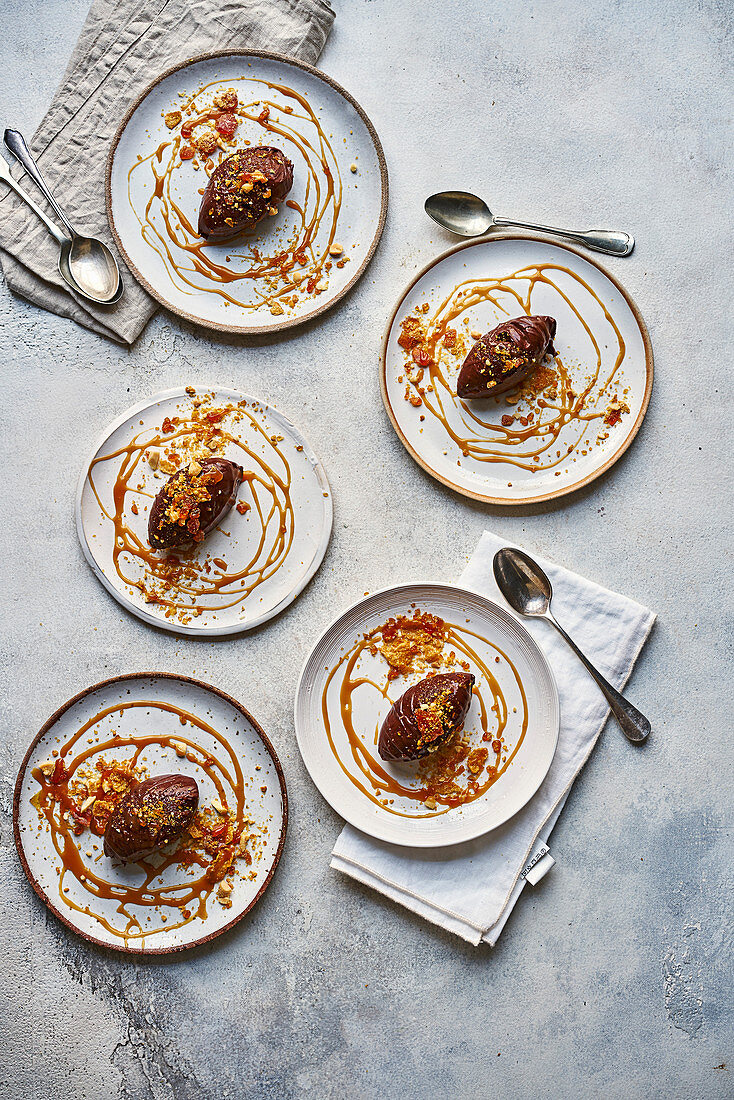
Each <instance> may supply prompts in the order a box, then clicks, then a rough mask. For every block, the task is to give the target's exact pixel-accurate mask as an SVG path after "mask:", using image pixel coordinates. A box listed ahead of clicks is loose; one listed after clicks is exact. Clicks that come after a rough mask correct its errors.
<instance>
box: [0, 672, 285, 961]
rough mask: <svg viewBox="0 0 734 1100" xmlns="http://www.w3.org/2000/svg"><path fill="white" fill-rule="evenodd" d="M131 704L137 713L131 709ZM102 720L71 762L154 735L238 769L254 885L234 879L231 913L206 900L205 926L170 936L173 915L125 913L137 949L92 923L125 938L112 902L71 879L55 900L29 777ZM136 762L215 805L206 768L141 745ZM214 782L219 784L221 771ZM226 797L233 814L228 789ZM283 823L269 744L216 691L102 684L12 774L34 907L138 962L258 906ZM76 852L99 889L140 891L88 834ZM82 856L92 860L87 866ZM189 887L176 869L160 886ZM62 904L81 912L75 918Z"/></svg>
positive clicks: (64, 714) (66, 710) (281, 794)
mask: <svg viewBox="0 0 734 1100" xmlns="http://www.w3.org/2000/svg"><path fill="white" fill-rule="evenodd" d="M138 702H140V703H142V704H143V705H142V706H135V705H134V704H136V703H138ZM166 705H170V706H172V707H173V708H174V711H168V710H166V709H164V708H165V706H166ZM109 708H116V709H114V710H113V711H112V713H110V714H106V715H105V714H103V712H105V711H107V710H109ZM175 708H177V710H178V711H185V712H186V713H187V714H188V715H189V716H190V720H189V722H188V724H187V725H186V726H182V725H181V722H180V720H179V714H178V713H177V710H176V709H175ZM100 715H102V716H101V717H99V718H98V720H97V721H95V722H94V724H93V725H92V726H91V727H90V729H89V730H88V731H87V732H85V733H83V734H82V736H81V738H80V739H79V740H78V741H77V742H76V744H75V745H74V747H73V749H72V750H70V751H71V755H74V754H78V753H80V752H83V751H84V750H85V749H87V748H93V746H94V745H95V743H96V742H98V741H105V740H106V739H107V738H108V737H109V736H111V734H112V733H117V734H118V735H119V736H120V737H121V738H123V739H124V738H126V737H137V736H140V735H141V734H150V733H151V732H155V733H156V734H160V735H162V736H172V737H177V738H178V737H182V736H183V737H186V738H187V739H189V740H190V741H192V742H194V743H195V744H196V745H198V746H200V747H201V749H202V750H203V751H204V752H205V753H209V754H210V755H211V756H212V757H213V758H214V759H215V760H216V761H217V762H218V763H220V764H222V765H223V768H224V769H226V770H227V771H228V772H229V773H230V774H231V775H234V774H235V766H234V764H233V760H236V761H238V762H239V766H240V767H241V769H242V774H243V778H244V801H245V806H246V810H247V816H248V818H251V819H252V821H253V823H254V825H253V827H252V831H253V832H254V833H255V834H256V838H257V839H256V841H255V843H254V844H253V852H254V856H253V861H252V864H251V865H250V868H249V870H250V871H251V872H252V878H245V877H235V880H234V890H233V892H232V895H231V897H232V906H231V908H223V907H222V906H221V905H220V904H219V903H218V902H217V901H216V900H215V896H214V894H212V895H210V897H209V899H208V902H207V907H206V908H207V915H206V917H205V918H203V917H200V916H198V915H196V914H195V915H194V917H193V919H192V920H190V921H189V922H188V923H186V924H183V925H182V926H181V927H180V928H175V927H173V926H172V923H173V922H174V920H173V917H172V916H171V915H170V914H171V913H172V912H173V913H176V912H177V910H168V916H167V920H166V921H162V920H161V912H160V911H159V910H158V909H154V908H150V907H146V908H144V909H143V908H142V907H139V908H136V907H134V906H132V907H131V911H132V912H133V913H134V914H135V915H136V916H138V917H140V919H141V923H142V926H143V927H144V928H145V930H146V932H148V933H149V934H147V935H146V936H145V937H144V940H143V945H142V946H141V940H140V938H137V939H136V938H129V939H124V938H122V937H121V935H115V934H114V933H113V932H111V931H109V929H108V928H106V927H105V924H103V923H102V922H101V920H98V919H97V917H100V918H101V919H102V920H104V921H106V922H107V923H109V924H110V925H112V926H113V927H114V928H115V929H117V930H118V932H120V931H122V930H123V929H124V927H125V923H126V922H125V920H124V919H123V917H122V916H121V915H120V913H119V912H118V910H117V904H118V902H117V901H116V900H106V899H101V898H96V897H93V896H92V895H91V894H90V893H89V891H87V890H85V889H84V888H83V887H82V886H81V885H80V884H79V882H78V881H77V880H76V878H74V877H73V876H72V875H68V874H67V875H66V876H65V879H64V885H66V886H68V888H69V889H68V893H67V894H66V895H65V898H64V900H62V898H61V896H60V890H59V870H60V868H61V860H60V858H59V855H58V853H57V851H56V849H55V847H54V845H53V843H52V838H51V831H50V828H49V826H48V824H47V823H46V822H45V820H44V819H42V818H41V816H40V815H39V813H38V811H37V810H36V809H35V808H34V806H32V805H31V801H30V800H31V798H32V797H33V795H34V794H35V793H36V792H37V791H38V790H39V784H38V782H37V781H36V780H35V779H34V777H33V775H32V772H33V769H34V768H38V767H39V766H40V765H41V764H42V763H44V762H45V761H46V760H48V759H50V758H51V754H52V752H53V750H55V749H56V750H57V751H58V749H59V747H60V746H62V745H64V744H65V743H66V742H67V741H68V740H69V738H70V737H71V736H72V735H73V734H74V733H75V732H76V731H77V730H79V729H80V728H81V727H82V726H84V725H85V724H86V723H87V722H89V721H90V720H91V719H93V718H95V717H97V716H100ZM197 721H199V722H201V723H203V724H206V725H207V726H209V727H210V728H212V729H214V730H215V731H216V732H217V733H218V734H220V735H221V736H224V738H225V739H226V741H227V742H228V744H229V746H230V748H231V753H232V755H231V756H230V754H229V752H227V751H226V750H225V749H224V748H223V747H222V745H221V744H219V743H218V742H217V740H216V738H215V737H213V736H212V734H211V733H210V732H208V731H207V730H205V729H203V728H201V727H200V726H197V725H196V724H195V723H196V722H197ZM131 751H132V750H131V749H123V748H120V749H119V750H115V751H113V752H111V753H109V754H108V756H109V757H110V758H111V759H118V758H119V759H122V758H124V757H125V756H127V755H128V754H129V753H130V752H131ZM92 759H94V757H92ZM143 761H144V762H145V764H146V765H147V767H148V772H149V774H150V775H155V774H158V775H162V774H168V773H176V772H181V773H183V774H186V775H190V776H192V777H193V778H194V779H195V780H196V781H197V784H198V786H199V805H200V808H203V807H206V806H209V805H210V804H211V802H212V800H213V799H215V798H216V797H217V790H216V787H215V786H214V784H213V782H212V781H211V779H210V778H209V777H208V775H207V773H206V772H205V771H204V770H203V768H201V767H200V766H198V765H197V764H196V763H193V762H191V761H190V760H188V759H187V758H185V757H184V758H183V759H182V758H180V757H178V756H177V755H176V753H175V751H173V750H172V749H171V748H169V747H164V746H162V745H158V744H150V745H148V746H147V747H146V748H145V749H144V751H143V754H142V756H141V762H143ZM256 769H259V770H256ZM219 774H220V775H222V776H223V775H224V770H222V771H221V772H220V773H219ZM225 791H226V792H227V794H228V801H229V802H230V805H232V806H233V805H234V802H233V801H230V800H231V799H232V795H231V793H230V788H229V787H228V786H227V784H226V782H225ZM287 819H288V799H287V795H286V787H285V779H284V777H283V772H282V769H281V766H280V763H279V761H278V758H277V756H276V755H275V752H274V750H273V747H272V745H271V744H270V741H269V740H268V738H267V737H266V735H265V734H264V733H263V731H262V729H261V728H260V726H259V725H258V724H257V722H255V720H254V719H253V718H252V717H251V716H250V715H249V714H248V712H247V711H246V710H245V709H244V708H243V707H242V706H240V704H239V703H237V702H236V701H235V700H234V699H231V698H230V697H229V696H228V695H225V694H224V693H223V692H220V691H218V690H217V689H216V688H212V687H209V686H208V685H207V684H203V683H200V682H199V681H197V680H189V679H187V678H186V677H180V676H172V675H169V674H167V673H150V674H149V673H138V674H134V675H131V676H121V677H118V678H116V679H114V680H107V681H105V682H104V683H101V684H97V685H95V686H94V687H91V688H88V689H87V690H86V691H84V692H82V693H81V694H79V695H77V696H75V697H74V698H73V699H71V700H69V702H68V703H66V704H64V706H63V707H61V709H60V710H58V711H57V712H56V713H55V714H54V715H52V717H51V718H50V719H49V720H48V722H46V724H45V725H44V727H43V728H42V730H41V731H40V733H39V734H38V736H37V737H36V738H35V740H34V741H33V743H32V745H31V746H30V748H29V750H28V753H27V754H26V757H25V760H24V761H23V764H22V765H21V768H20V772H19V773H18V779H17V782H16V786H15V800H14V805H13V821H14V829H15V842H16V845H17V848H18V854H19V856H20V859H21V862H22V863H23V867H24V869H25V872H26V874H27V875H28V878H29V880H30V882H31V884H32V886H33V888H34V890H35V891H36V893H37V894H38V896H39V897H40V898H41V900H42V901H44V902H45V903H46V905H47V906H48V907H49V909H51V910H52V911H53V912H54V913H55V914H56V916H57V917H59V919H60V920H62V921H63V922H64V924H66V925H67V926H68V927H69V928H71V929H73V930H74V931H75V932H78V933H80V934H81V935H82V936H84V937H85V938H86V939H89V940H91V941H93V942H94V943H99V944H102V945H104V946H106V947H113V948H115V949H117V950H122V951H127V952H140V953H145V954H163V953H167V952H171V951H180V950H183V949H184V948H186V947H192V946H194V944H197V943H202V942H205V941H206V940H209V939H212V938H213V937H214V936H217V935H219V934H220V933H221V932H224V931H225V930H226V929H227V928H231V927H232V925H233V924H236V922H237V921H238V920H240V919H241V918H242V917H243V916H244V915H245V913H247V912H248V911H249V910H250V909H251V908H252V907H253V905H255V903H256V902H257V901H258V899H259V898H260V896H261V895H262V894H263V892H264V891H265V889H266V887H267V886H268V884H269V882H270V879H271V878H272V876H273V873H274V871H275V868H276V866H277V864H278V860H279V859H280V854H281V851H282V848H283V843H284V841H285V832H286V826H287ZM76 844H77V848H78V850H79V853H80V855H81V858H82V860H83V861H84V863H85V866H89V868H90V869H91V870H93V871H94V872H95V873H96V874H97V875H99V876H100V877H104V878H105V880H106V881H108V882H112V883H114V884H115V886H118V887H120V888H121V889H124V888H125V887H126V886H132V887H135V886H136V885H137V884H138V883H139V882H140V881H141V879H142V871H141V869H140V867H139V866H138V865H137V864H128V865H122V864H117V863H113V861H111V860H109V859H108V858H107V857H106V856H104V855H102V854H101V852H102V842H101V839H100V838H99V837H97V836H95V835H94V834H92V833H90V832H89V830H85V832H84V833H82V835H81V836H80V837H79V838H78V840H77V841H76ZM92 845H94V846H95V847H94V848H93V847H92ZM88 852H92V856H91V857H89V856H88V854H87V853H88ZM187 881H188V880H187V878H186V874H185V871H184V869H183V868H181V867H180V866H178V865H175V864H174V865H172V866H171V867H169V868H168V870H167V872H166V875H165V879H164V882H163V885H165V886H167V887H179V888H180V887H183V888H185V885H186V883H187ZM66 899H68V900H66ZM69 902H71V903H74V904H76V905H78V906H80V907H81V911H80V910H79V909H76V908H73V907H72V905H70V904H69ZM192 908H193V906H192ZM148 918H149V920H148ZM166 925H168V927H166Z"/></svg>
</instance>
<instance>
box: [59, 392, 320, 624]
mask: <svg viewBox="0 0 734 1100" xmlns="http://www.w3.org/2000/svg"><path fill="white" fill-rule="evenodd" d="M197 392H198V395H204V394H207V395H213V396H212V402H213V403H214V404H217V403H221V404H222V405H226V404H228V403H237V402H239V401H247V402H248V407H249V408H250V410H251V411H253V412H254V413H255V415H256V419H257V423H258V424H259V425H260V427H261V428H262V429H263V430H262V431H260V430H256V429H255V428H253V427H252V426H251V425H249V424H248V421H247V420H242V421H240V422H239V423H238V424H236V425H233V426H231V427H230V430H231V432H232V433H233V434H237V433H239V437H240V438H242V440H243V441H244V442H246V443H248V445H250V446H251V448H252V449H253V450H254V451H256V452H257V454H258V455H261V456H262V459H263V461H267V462H273V461H274V458H273V454H274V452H273V449H272V447H271V446H270V444H269V443H268V441H267V437H270V436H274V437H276V438H279V439H280V442H278V444H277V447H278V448H279V450H280V451H282V453H283V455H284V456H285V458H286V459H287V462H288V467H289V471H290V474H289V476H290V479H291V484H290V490H289V494H290V503H291V506H292V509H293V528H294V535H293V540H292V542H291V544H290V547H289V548H288V550H287V553H285V554H283V555H282V560H280V561H279V564H278V566H277V568H276V569H275V570H274V571H273V572H272V573H271V575H269V576H268V577H267V578H266V579H265V580H264V581H263V582H262V583H260V584H258V586H257V587H256V588H255V589H254V590H253V591H252V592H251V593H250V594H249V595H248V596H247V597H246V598H245V599H244V601H242V602H241V603H237V604H235V605H234V606H231V607H224V606H223V607H222V609H221V610H213V611H206V612H203V613H202V614H201V615H199V616H198V617H196V618H193V619H191V621H190V622H188V623H186V622H180V621H178V620H177V619H170V618H167V617H166V615H165V608H164V607H163V606H161V605H156V604H151V603H147V602H146V600H145V597H144V595H143V593H142V592H141V591H140V590H139V589H138V588H136V587H134V586H133V585H130V584H126V583H124V582H123V580H122V579H121V578H120V576H119V575H118V573H117V570H116V568H115V566H114V561H113V551H114V542H115V531H114V527H113V524H112V522H111V521H110V520H109V519H108V518H107V516H105V514H104V512H103V511H102V509H101V508H100V505H99V502H98V500H97V497H96V496H95V494H94V491H93V489H92V485H91V484H90V479H89V476H90V469H92V463H93V462H94V460H95V459H97V458H98V457H99V456H101V455H109V454H114V453H115V452H117V451H118V450H119V448H121V447H125V446H127V445H128V444H129V443H130V441H131V440H132V438H133V437H135V436H138V435H139V434H141V433H142V435H141V438H142V439H145V438H147V437H153V436H155V435H156V432H157V431H158V429H160V426H161V423H162V422H163V420H164V418H165V417H167V416H168V417H173V416H176V415H183V414H188V413H189V412H190V410H191V408H192V400H193V398H192V396H191V395H190V394H187V392H186V389H185V388H184V387H179V388H176V389H173V390H166V391H164V392H163V393H159V394H155V395H154V396H153V397H150V398H147V399H146V400H144V401H141V402H140V403H139V404H137V405H134V406H133V408H131V409H128V410H127V412H125V413H124V414H123V415H122V416H120V417H118V418H117V419H116V420H115V421H113V423H112V424H111V425H110V426H109V428H107V429H106V430H105V432H104V434H103V436H102V437H101V439H100V440H99V441H98V442H97V443H96V445H95V447H94V449H93V451H92V453H91V454H90V455H89V457H88V459H87V460H86V462H85V463H84V465H83V467H82V470H81V475H80V479H79V486H78V490H77V501H76V523H77V532H78V535H79V540H80V542H81V546H82V550H83V551H84V556H85V557H86V559H87V561H88V562H89V564H90V566H91V567H92V569H93V571H94V573H95V575H96V576H97V577H98V579H99V580H100V581H101V582H102V584H103V585H104V586H105V588H106V589H107V590H108V591H109V592H111V593H112V595H113V596H114V597H115V599H116V600H118V601H119V602H120V603H121V604H122V606H123V607H125V608H126V609H127V610H128V611H131V612H132V613H133V614H134V615H137V616H138V618H140V619H143V620H144V621H145V622H147V623H150V624H151V625H152V626H159V627H162V628H163V629H164V630H171V631H174V632H176V633H178V634H189V635H213V636H219V635H225V634H236V633H240V632H241V631H244V630H250V629H252V628H253V627H255V626H259V625H260V624H262V623H264V622H266V621H267V620H268V619H270V618H272V617H273V616H274V615H277V614H278V613H279V612H280V611H282V610H283V609H284V608H286V607H288V606H289V605H290V604H291V603H292V602H293V601H294V600H295V599H296V597H297V596H298V595H299V593H300V592H302V591H303V589H304V588H305V587H306V585H307V584H308V582H309V581H310V579H311V578H312V577H313V575H314V574H315V572H316V571H317V569H318V568H319V566H320V564H321V562H322V561H323V558H324V554H325V553H326V548H327V546H328V543H329V537H330V535H331V525H332V501H331V490H330V489H329V484H328V481H327V479H326V473H325V471H324V468H323V466H322V465H321V463H320V462H319V460H318V459H317V457H316V455H315V454H314V452H313V451H312V450H311V447H310V445H309V443H308V442H307V441H306V439H304V437H303V436H302V435H301V434H300V432H299V431H298V429H297V428H296V427H295V426H294V425H293V424H291V422H290V421H289V420H287V419H286V417H285V416H283V414H282V413H280V412H278V410H277V409H274V408H273V407H272V406H269V405H267V404H265V403H261V402H259V401H258V400H257V399H256V398H251V397H248V396H247V395H245V394H242V393H239V392H237V391H236V390H230V389H227V388H225V387H222V386H210V387H204V386H199V387H198V391H197ZM230 451H231V452H232V453H231V454H230V453H229V451H228V457H231V458H233V459H234V460H235V461H238V462H240V463H241V464H242V462H243V456H242V453H241V452H240V451H239V450H238V449H237V448H231V447H230ZM118 466H119V460H117V459H110V460H109V461H104V462H99V463H97V465H96V466H94V469H93V474H92V476H93V477H94V484H95V486H96V489H97V492H98V493H99V494H100V499H101V500H102V504H103V505H104V506H105V508H106V509H107V510H108V511H110V510H112V511H113V512H114V489H115V482H116V479H117V470H118ZM277 466H278V470H279V471H280V472H281V473H283V474H285V473H286V469H285V465H284V463H283V462H282V461H281V459H277ZM139 473H140V477H141V483H142V485H143V488H144V489H145V490H146V491H147V492H148V493H149V494H150V495H155V494H156V493H157V492H158V491H159V490H160V489H161V488H162V487H163V485H164V484H165V482H166V477H164V476H160V469H159V470H158V471H154V470H152V469H151V468H150V466H149V465H148V464H147V463H146V462H145V461H143V462H141V463H140V465H139ZM239 495H240V497H242V496H244V495H245V494H244V493H240V494H239ZM140 499H141V507H140V511H139V514H137V515H133V514H132V512H131V511H130V510H129V509H126V511H125V523H126V524H127V525H128V526H129V528H130V529H131V530H132V531H133V533H134V535H135V536H136V537H137V538H139V539H140V541H141V542H142V543H144V544H145V545H146V546H147V545H148V543H147V538H148V535H147V528H148V506H149V503H150V500H149V498H146V497H141V498H140ZM255 517H256V510H255V509H251V513H248V514H247V515H240V514H239V513H238V512H237V511H236V509H235V508H233V509H232V511H231V512H230V513H229V514H228V515H227V516H226V517H225V518H224V520H223V521H222V523H221V524H220V525H219V527H218V528H217V529H215V530H214V531H212V533H211V534H210V535H208V536H207V538H206V539H205V540H204V541H203V542H202V543H200V544H199V546H198V548H197V549H196V551H195V555H196V556H197V557H198V558H202V557H203V556H206V555H208V556H209V557H210V558H212V559H213V558H217V557H218V558H220V560H224V559H226V561H227V563H228V565H229V567H230V569H236V568H237V567H238V565H239V566H244V565H245V564H246V563H248V562H250V561H251V559H252V557H253V554H254V553H255V552H256V551H257V550H258V546H259V538H260V529H259V527H257V526H256V518H255ZM277 522H278V519H277V516H273V517H271V520H270V524H269V527H268V539H270V540H271V541H272V540H274V539H276V538H277V537H278V533H277V530H276V525H277ZM265 551H267V545H266V546H265ZM265 551H264V552H265ZM137 572H138V573H139V574H140V576H141V577H143V576H144V570H143V569H142V568H139V569H138V571H137ZM136 575H137V574H136ZM222 603H226V600H223V601H222Z"/></svg>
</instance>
